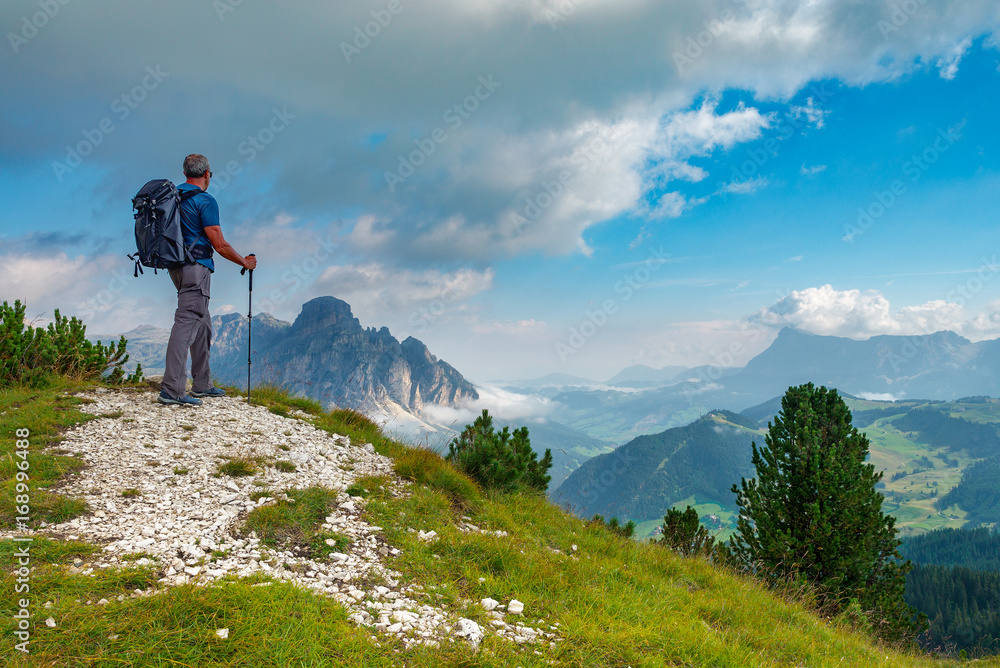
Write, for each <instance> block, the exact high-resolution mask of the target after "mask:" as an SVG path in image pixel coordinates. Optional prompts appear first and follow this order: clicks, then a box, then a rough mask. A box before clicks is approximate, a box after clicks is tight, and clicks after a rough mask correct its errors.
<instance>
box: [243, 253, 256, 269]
mask: <svg viewBox="0 0 1000 668" xmlns="http://www.w3.org/2000/svg"><path fill="white" fill-rule="evenodd" d="M243 266H244V268H246V269H249V270H250V271H253V270H254V269H256V268H257V257H256V256H255V255H247V256H246V257H245V258H243Z"/></svg>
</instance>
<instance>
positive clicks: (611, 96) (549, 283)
mask: <svg viewBox="0 0 1000 668" xmlns="http://www.w3.org/2000/svg"><path fill="white" fill-rule="evenodd" d="M998 28H1000V4H998V3H996V2H995V0H968V1H948V2H945V1H935V0H899V1H897V0H889V1H888V2H885V1H883V0H877V1H876V0H873V1H868V0H864V1H861V0H852V1H848V0H810V1H805V2H788V1H783V0H738V1H737V0H718V1H692V0H676V1H674V0H460V1H459V0H422V1H420V2H415V1H414V0H374V1H372V2H368V1H356V2H351V3H327V2H289V3H281V4H278V3H259V2H250V1H249V0H214V1H213V2H208V1H201V2H191V1H187V0H178V1H175V2H171V3H148V2H134V1H133V2H124V1H122V0H107V1H105V2H100V3H85V2H81V1H80V0H34V1H22V0H6V1H5V2H4V3H3V4H2V6H0V29H2V32H3V34H4V40H3V44H2V45H0V77H2V81H3V88H4V94H3V95H2V97H0V133H2V134H0V299H3V300H7V301H10V302H13V301H14V300H15V299H20V300H22V301H24V302H26V303H27V306H28V315H29V317H30V318H31V319H32V321H33V322H35V323H36V324H42V323H45V322H47V321H48V320H50V319H51V318H52V314H53V311H54V310H55V309H57V308H58V309H60V312H61V313H62V314H63V315H75V316H78V317H80V318H82V319H83V321H84V323H85V324H86V325H87V327H88V332H89V333H102V334H108V333H120V332H125V331H128V330H130V329H133V328H134V327H136V326H138V325H140V324H150V325H156V326H161V327H168V326H169V325H170V323H171V322H172V314H173V309H174V307H175V305H176V299H175V293H174V289H173V286H172V284H171V283H170V281H169V279H168V277H167V276H165V275H164V274H162V273H160V274H158V275H153V274H152V272H147V273H146V274H145V275H143V276H140V277H139V278H134V277H133V275H132V263H131V262H130V261H129V260H128V259H127V258H126V257H125V256H126V254H127V253H130V252H133V251H134V249H135V243H134V222H133V218H132V215H131V211H132V209H131V198H132V197H133V196H134V195H135V193H136V192H137V191H138V190H139V188H140V187H141V186H142V185H143V184H144V183H145V182H146V181H148V180H150V179H156V178H170V179H173V180H174V181H175V182H180V181H183V175H182V172H181V163H182V161H183V158H184V156H185V155H187V154H189V153H202V154H204V155H206V156H207V157H208V158H209V160H210V162H211V165H212V171H213V173H214V177H213V181H212V184H211V186H210V187H209V189H208V191H209V192H210V193H211V194H213V195H214V196H215V197H216V198H217V200H218V202H219V206H220V211H221V220H222V229H223V232H224V235H225V237H226V239H227V240H228V241H229V242H230V243H231V244H232V245H233V246H234V247H235V248H236V250H237V251H238V252H240V253H243V254H248V253H251V252H253V253H256V255H257V258H258V262H259V264H258V269H257V271H256V272H255V275H254V291H253V310H254V312H255V313H258V312H261V311H267V312H269V313H272V314H273V315H275V316H276V317H279V318H282V319H285V320H289V321H292V320H294V318H295V316H296V315H297V314H298V312H299V310H300V308H301V305H302V304H303V303H304V302H306V301H308V300H310V299H312V298H315V297H318V296H323V295H333V296H335V297H338V298H340V299H343V300H345V301H346V302H348V303H349V304H351V306H352V307H353V310H354V313H355V315H356V316H357V317H358V318H359V319H360V321H361V323H362V325H364V326H365V327H382V326H386V327H388V328H389V329H390V331H391V332H392V333H393V335H395V336H396V337H397V338H398V339H400V340H402V339H404V338H405V337H406V336H415V337H416V338H418V339H420V340H422V341H423V342H424V343H426V344H427V345H428V347H429V348H430V350H431V352H432V353H434V354H435V355H436V356H438V357H439V358H441V359H444V360H445V361H447V362H449V363H450V364H452V365H453V366H454V367H456V368H457V369H458V370H459V371H461V372H462V373H463V374H464V375H466V376H467V377H469V378H470V379H472V380H473V381H479V382H484V381H490V380H495V379H515V378H536V377H539V376H543V375H545V374H549V373H565V374H574V375H578V376H582V377H586V378H590V379H594V380H604V379H607V378H610V377H611V376H613V375H615V374H616V373H617V372H618V371H620V370H621V369H623V368H625V367H628V366H630V365H633V364H645V365H648V366H652V367H654V368H659V367H662V366H665V365H685V366H694V365H699V364H720V365H724V366H732V365H742V364H744V363H745V362H746V361H747V360H748V359H750V358H751V357H753V356H754V355H755V354H757V353H759V352H760V351H761V350H763V349H765V348H766V347H767V345H768V344H769V343H770V342H771V341H772V340H773V338H774V336H775V335H776V334H777V332H778V330H779V329H780V328H781V327H784V326H794V327H797V328H799V329H801V330H803V331H807V332H812V333H816V334H824V335H837V336H846V337H851V338H857V339H863V338H868V337H870V336H873V335H879V334H899V335H916V334H923V333H930V332H934V331H940V330H945V329H949V330H952V331H955V332H958V333H960V334H962V335H963V336H966V337H967V338H969V339H972V340H981V339H991V338H997V337H1000V278H997V277H998V275H1000V259H998V255H1000V226H998V225H997V223H998V222H1000V221H998V216H997V214H998V212H1000V132H998V129H997V124H996V123H997V122H996V118H997V109H1000V31H998ZM217 267H218V270H217V271H216V273H215V275H214V276H213V286H212V291H213V294H212V312H213V313H214V314H222V313H229V312H240V313H246V312H247V311H248V309H249V304H248V297H249V295H248V291H247V287H248V286H247V281H246V278H245V277H241V276H240V274H239V271H238V267H236V265H234V264H231V263H229V262H227V261H226V260H223V259H217ZM994 279H996V280H994Z"/></svg>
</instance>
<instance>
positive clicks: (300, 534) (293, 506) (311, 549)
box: [241, 487, 348, 557]
mask: <svg viewBox="0 0 1000 668" xmlns="http://www.w3.org/2000/svg"><path fill="white" fill-rule="evenodd" d="M285 494H286V495H287V496H288V498H289V499H290V501H285V500H279V501H278V502H276V503H274V504H270V505H266V506H260V507H259V508H254V509H253V510H251V511H250V513H249V514H248V515H247V517H246V519H245V520H244V522H243V525H242V527H241V530H242V533H244V534H249V533H250V532H251V531H256V532H257V536H258V537H259V538H260V539H261V540H262V541H263V542H264V544H265V545H270V546H281V547H292V546H298V547H299V548H305V552H304V553H305V554H306V555H309V556H314V557H325V556H327V555H329V554H330V553H331V552H336V551H339V550H338V547H339V549H340V550H342V549H344V548H345V547H346V545H347V543H346V542H345V541H347V540H348V539H347V538H346V537H342V536H338V535H337V534H333V533H326V532H322V531H320V530H319V529H320V525H321V524H323V521H324V520H325V519H326V516H327V515H329V514H330V513H331V511H333V509H334V508H335V507H336V501H337V493H336V492H334V491H331V490H329V489H326V488H323V487H308V488H306V489H289V490H287V491H286V492H285ZM264 495H265V494H262V496H264ZM267 495H269V494H267ZM258 498H259V497H258ZM328 539H330V540H333V541H334V542H335V543H336V545H333V546H331V545H328V544H327V543H326V541H327V540H328Z"/></svg>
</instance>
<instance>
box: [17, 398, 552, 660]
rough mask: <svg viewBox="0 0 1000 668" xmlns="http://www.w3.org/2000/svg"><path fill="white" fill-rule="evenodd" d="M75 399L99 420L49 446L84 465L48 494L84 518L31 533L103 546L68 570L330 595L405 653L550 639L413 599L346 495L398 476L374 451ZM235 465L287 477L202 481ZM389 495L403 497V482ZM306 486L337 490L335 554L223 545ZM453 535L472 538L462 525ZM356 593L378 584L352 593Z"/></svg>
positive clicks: (418, 590)
mask: <svg viewBox="0 0 1000 668" xmlns="http://www.w3.org/2000/svg"><path fill="white" fill-rule="evenodd" d="M78 396H82V397H85V398H87V399H90V400H92V401H93V402H94V403H88V404H85V405H83V406H80V410H82V411H84V412H88V413H92V414H94V415H105V416H108V417H107V418H105V419H98V420H93V421H90V422H87V423H84V424H82V425H79V426H77V427H75V428H73V429H71V430H69V431H68V432H67V433H66V435H65V440H64V441H63V442H62V443H61V444H60V447H61V448H62V449H64V450H67V451H69V452H71V453H73V454H75V455H77V456H79V457H81V458H82V459H83V461H84V462H85V463H86V465H87V467H86V468H85V469H84V470H83V471H82V472H80V473H79V474H76V475H72V476H70V477H69V480H70V481H69V482H68V483H67V484H64V485H62V486H60V488H59V489H58V491H59V492H61V493H63V494H67V495H70V496H73V497H76V498H80V499H83V500H85V501H86V502H87V504H88V505H89V507H90V508H91V509H92V514H90V515H85V516H81V517H78V518H76V519H73V520H71V521H68V522H64V523H61V524H57V525H48V526H42V527H41V528H40V529H39V531H38V532H37V533H38V534H41V535H46V534H47V535H52V536H57V537H62V538H65V539H70V540H72V539H80V540H86V541H90V542H93V543H96V544H100V545H103V553H102V554H101V555H99V556H98V557H96V558H94V559H93V562H92V563H88V564H78V568H77V567H75V570H79V571H82V572H84V573H89V572H93V570H94V569H99V568H110V567H118V566H122V565H125V563H126V560H123V559H122V557H123V556H125V555H135V554H136V553H142V554H145V555H149V556H150V557H152V558H153V559H155V560H156V561H158V562H159V564H160V566H161V567H162V568H163V572H164V574H163V577H162V578H161V579H160V583H161V585H162V586H172V585H179V584H186V583H189V582H193V583H197V584H210V583H211V582H212V581H213V580H215V579H218V578H222V577H224V576H226V575H228V574H235V575H236V576H238V577H246V576H249V575H253V574H258V573H264V574H266V575H268V576H270V577H272V578H274V579H280V580H289V581H293V582H295V583H297V584H299V585H301V586H303V587H307V588H308V589H310V590H312V591H314V592H316V593H318V594H321V595H327V596H332V597H333V598H335V599H336V600H337V601H338V602H339V603H340V604H341V605H343V606H345V607H346V608H347V609H348V610H349V613H350V619H351V620H352V621H354V622H356V623H358V624H362V625H365V626H369V627H373V628H374V629H376V630H377V631H380V632H383V633H388V634H392V635H394V636H396V637H398V638H400V639H401V640H403V642H404V643H405V644H406V645H407V646H409V645H412V644H414V643H424V644H431V645H433V644H437V643H439V642H442V641H454V640H455V639H456V638H461V639H464V640H466V641H468V642H470V643H472V644H473V645H478V644H479V642H480V641H481V640H482V638H483V637H484V635H486V634H488V633H494V634H497V635H500V636H502V637H505V638H508V639H510V640H513V641H515V642H521V643H524V642H540V641H543V640H548V641H551V640H552V639H553V638H554V636H553V634H551V633H549V632H547V631H542V630H540V629H537V628H531V627H528V626H524V625H522V624H518V623H516V622H515V621H514V619H515V618H510V615H514V614H516V613H519V612H520V611H521V604H520V603H519V602H518V601H512V603H511V604H510V605H509V607H508V606H502V605H499V604H498V602H497V601H494V600H492V599H484V600H483V601H482V602H481V603H480V605H482V606H483V607H484V608H485V609H486V610H487V611H488V615H490V616H491V617H492V622H491V624H492V627H493V628H487V627H484V626H481V625H479V624H477V623H476V622H473V621H472V620H469V619H465V618H461V617H460V616H459V615H457V614H453V613H449V612H448V611H446V610H443V609H440V608H437V607H435V606H433V605H429V604H428V603H427V602H423V603H422V602H419V601H418V600H416V598H421V599H425V601H426V600H427V599H429V597H428V596H427V594H426V592H424V591H423V588H422V587H421V586H420V585H419V584H418V583H404V582H401V581H400V578H401V576H400V574H399V573H398V572H394V571H392V570H391V569H390V568H388V567H387V566H386V565H385V563H384V559H385V558H386V557H389V556H390V555H391V556H397V555H399V554H400V552H399V550H397V549H396V548H394V547H392V546H391V545H389V544H388V543H387V542H386V541H385V539H384V538H383V537H382V536H381V534H380V532H381V528H380V527H377V526H372V525H370V524H368V523H367V522H365V520H364V519H363V518H362V516H361V509H362V507H363V504H364V499H361V498H355V497H350V496H348V495H347V494H346V492H345V491H344V490H346V489H347V488H348V487H349V486H350V485H351V484H352V483H353V482H354V481H355V480H357V479H358V478H361V477H363V476H390V477H393V478H395V476H394V474H393V471H392V461H391V460H389V459H388V458H386V457H383V456H382V455H379V454H377V453H376V452H375V449H374V448H373V447H372V446H371V444H366V443H365V444H358V443H351V442H350V440H349V439H348V438H347V437H344V436H337V435H332V434H329V433H327V432H325V431H323V430H321V429H318V428H316V427H314V426H313V425H311V424H308V423H306V422H304V421H303V420H301V419H294V418H286V417H282V416H280V415H275V414H273V413H271V412H270V411H269V410H267V409H266V408H263V407H260V406H247V404H246V401H245V400H244V399H242V398H221V399H209V400H206V401H204V402H203V405H202V406H201V407H198V408H190V407H180V406H163V405H161V404H158V403H156V401H155V394H153V393H151V392H140V391H130V390H124V391H108V390H103V389H99V390H97V391H95V392H88V393H83V394H80V395H78ZM300 417H307V415H306V414H305V413H301V414H300ZM232 457H241V458H252V457H262V458H264V460H267V461H278V460H287V461H290V462H292V463H293V464H294V465H295V468H296V470H295V471H293V472H282V471H281V470H279V469H278V468H275V467H272V466H260V467H258V472H257V473H256V474H255V475H254V476H253V477H252V478H245V477H244V478H232V477H229V476H225V475H223V476H219V477H216V476H215V475H213V474H215V473H216V471H217V466H218V464H221V463H224V462H225V461H226V460H227V458H232ZM251 481H253V483H252V482H251ZM254 483H256V484H254ZM259 483H264V486H263V487H262V486H261V485H260V484H259ZM396 484H397V488H398V489H401V490H405V484H406V483H405V482H404V481H401V480H397V483H396ZM314 485H320V486H323V487H326V488H328V489H332V490H335V491H338V492H339V493H340V494H339V497H338V499H337V501H338V504H339V505H338V508H337V509H336V510H335V511H334V512H333V513H332V514H331V515H330V516H328V517H327V518H326V523H325V524H324V525H323V527H322V530H324V531H329V532H334V533H337V534H340V535H344V536H347V537H348V538H350V540H351V542H350V545H349V547H347V548H345V552H344V553H334V554H332V555H331V557H330V559H329V560H312V559H308V558H305V557H303V556H301V555H299V554H297V553H295V552H293V551H283V550H278V549H269V548H268V547H266V546H264V545H262V544H261V542H260V540H258V539H257V538H256V536H255V535H253V534H251V535H250V537H238V536H236V535H234V534H237V533H238V531H237V530H236V526H237V524H238V520H239V519H242V517H245V515H246V513H247V512H248V511H250V510H252V509H253V508H256V507H258V506H261V505H264V504H268V503H275V502H276V500H275V499H273V498H268V497H262V498H259V499H257V500H256V501H254V500H252V499H251V494H252V493H253V492H259V491H260V490H261V489H270V490H274V492H275V494H280V491H281V490H286V489H290V488H296V489H299V488H306V487H310V486H314ZM129 490H134V491H129ZM123 493H125V494H126V496H123ZM463 529H464V530H478V529H477V528H476V527H473V526H472V525H465V526H464V527H463ZM11 535H12V534H10V533H9V532H8V533H7V535H6V536H4V537H10V536H11ZM129 563H137V564H139V565H145V564H149V563H151V561H150V560H149V559H145V558H144V559H140V560H139V561H137V562H129ZM355 582H359V583H360V582H363V583H372V582H379V583H381V584H375V585H371V584H368V585H367V586H356V585H355V584H354V583H355ZM152 593H155V592H143V595H149V594H152ZM516 619H518V620H521V619H523V618H521V617H516Z"/></svg>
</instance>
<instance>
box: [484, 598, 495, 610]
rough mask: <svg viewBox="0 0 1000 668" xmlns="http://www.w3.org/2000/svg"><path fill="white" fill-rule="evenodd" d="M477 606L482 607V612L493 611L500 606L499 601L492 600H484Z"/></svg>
mask: <svg viewBox="0 0 1000 668" xmlns="http://www.w3.org/2000/svg"><path fill="white" fill-rule="evenodd" d="M479 605H481V606H483V609H484V610H495V609H496V607H497V606H498V605H500V601H497V600H494V599H492V598H484V599H483V600H482V601H480V602H479Z"/></svg>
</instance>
